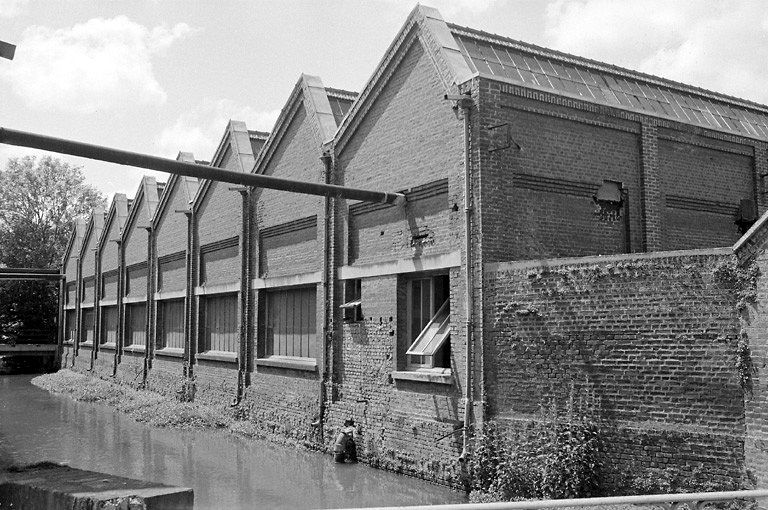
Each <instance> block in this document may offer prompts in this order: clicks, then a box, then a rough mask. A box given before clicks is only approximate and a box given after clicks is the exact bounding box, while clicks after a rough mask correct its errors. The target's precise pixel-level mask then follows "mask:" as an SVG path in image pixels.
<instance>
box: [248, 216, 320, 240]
mask: <svg viewBox="0 0 768 510" xmlns="http://www.w3.org/2000/svg"><path fill="white" fill-rule="evenodd" d="M307 228H314V229H316V228H317V215H314V216H307V217H306V218H301V219H298V220H293V221H289V222H287V223H281V224H280V225H274V226H271V227H267V228H264V229H261V231H260V232H259V233H260V234H261V238H262V239H264V238H267V237H276V236H279V235H283V234H287V233H289V232H297V231H299V230H304V229H307Z"/></svg>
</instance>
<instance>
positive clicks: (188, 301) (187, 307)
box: [184, 210, 196, 398]
mask: <svg viewBox="0 0 768 510" xmlns="http://www.w3.org/2000/svg"><path fill="white" fill-rule="evenodd" d="M184 215H185V216H186V217H187V253H186V256H187V285H186V288H185V291H186V292H185V293H184V296H185V303H184V314H185V316H184V321H185V326H184V329H185V338H184V347H185V349H186V356H187V358H186V373H185V374H184V376H185V377H186V378H187V381H186V382H188V383H189V379H191V378H192V377H193V376H194V368H193V365H194V364H195V351H196V349H195V342H194V341H193V340H194V335H193V334H192V330H193V328H194V326H195V322H194V319H193V308H194V299H195V294H194V267H193V262H194V257H193V252H192V249H193V242H194V238H193V234H194V222H193V219H192V210H187V211H184ZM187 397H188V395H185V398H187Z"/></svg>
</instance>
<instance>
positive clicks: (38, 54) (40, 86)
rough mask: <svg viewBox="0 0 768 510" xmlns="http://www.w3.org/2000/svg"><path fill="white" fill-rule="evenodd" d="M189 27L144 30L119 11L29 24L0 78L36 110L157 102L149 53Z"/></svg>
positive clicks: (161, 95) (160, 98) (159, 90)
mask: <svg viewBox="0 0 768 510" xmlns="http://www.w3.org/2000/svg"><path fill="white" fill-rule="evenodd" d="M190 31H191V29H190V27H189V26H188V25H186V24H184V23H180V24H177V25H175V26H173V27H171V28H169V27H166V26H159V27H155V28H153V29H148V28H147V27H144V26H143V25H140V24H138V23H135V22H133V21H131V20H130V19H128V18H127V17H125V16H117V17H115V18H111V19H104V18H94V19H91V20H89V21H87V22H85V23H81V24H77V25H74V26H73V27H71V28H65V29H58V30H54V29H52V28H48V27H43V26H32V27H29V28H28V29H27V30H25V31H24V33H23V35H22V38H21V41H20V42H19V43H18V47H17V49H16V58H15V60H14V62H13V65H10V66H5V70H4V72H3V74H2V77H3V78H5V79H6V80H7V81H8V82H9V83H10V84H11V86H12V88H13V91H14V92H15V93H16V94H18V95H19V96H21V97H22V98H23V99H24V101H25V102H26V104H27V105H28V106H30V107H33V108H38V109H56V110H63V111H69V112H79V113H93V112H96V111H99V110H109V109H114V108H129V107H130V106H131V105H135V104H160V103H163V102H164V101H165V99H166V93H165V91H164V90H163V87H162V86H161V85H160V83H158V81H157V79H156V78H155V75H154V72H153V69H152V56H153V55H154V54H156V53H158V52H160V51H162V50H164V49H166V48H168V47H169V46H170V45H171V44H173V43H174V42H175V41H177V40H178V39H180V38H182V37H184V36H185V35H187V34H189V33H190Z"/></svg>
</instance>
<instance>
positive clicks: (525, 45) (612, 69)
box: [447, 23, 768, 113]
mask: <svg viewBox="0 0 768 510" xmlns="http://www.w3.org/2000/svg"><path fill="white" fill-rule="evenodd" d="M447 25H448V27H449V28H450V29H451V30H452V31H453V30H456V31H458V32H464V35H468V36H479V37H482V38H486V39H490V40H492V41H493V42H496V43H501V44H506V45H509V46H516V49H519V50H526V49H527V50H528V51H537V52H541V53H547V54H549V55H551V56H553V57H555V58H561V59H565V60H572V62H571V63H574V64H581V65H584V66H587V67H590V66H592V67H597V68H598V70H600V71H604V72H609V73H616V74H621V75H627V76H629V77H632V78H636V79H640V80H643V81H646V82H652V83H654V84H655V85H661V86H664V87H668V88H671V89H675V90H678V91H680V92H686V93H693V94H696V95H701V96H704V97H707V98H708V99H715V100H718V101H724V102H727V103H730V104H734V105H737V106H742V107H745V108H749V109H754V110H758V111H760V112H762V113H768V105H765V104H762V103H758V102H757V101H752V100H750V99H744V98H741V97H737V96H732V95H728V94H723V93H721V92H716V91H713V90H709V89H705V88H703V87H697V86H696V85H690V84H687V83H683V82H679V81H675V80H671V79H669V78H664V77H661V76H656V75H653V74H649V73H644V72H642V71H637V70H634V69H629V68H627V67H621V66H618V65H615V64H609V63H607V62H603V61H600V60H595V59H591V58H587V57H581V56H579V55H574V54H573V53H566V52H564V51H560V50H555V49H552V48H547V47H545V46H539V45H538V44H533V43H529V42H525V41H521V40H519V39H513V38H511V37H507V36H504V35H499V34H494V33H492V32H486V31H484V30H479V29H476V28H471V27H467V26H463V25H458V24H456V23H447Z"/></svg>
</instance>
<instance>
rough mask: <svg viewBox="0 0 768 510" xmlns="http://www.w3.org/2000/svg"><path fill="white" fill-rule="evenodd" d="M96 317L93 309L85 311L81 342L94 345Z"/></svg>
mask: <svg viewBox="0 0 768 510" xmlns="http://www.w3.org/2000/svg"><path fill="white" fill-rule="evenodd" d="M95 319H96V315H95V314H94V313H93V309H88V310H83V331H82V333H81V336H80V342H83V343H91V344H92V343H93V337H94V333H95V329H96V320H95Z"/></svg>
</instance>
